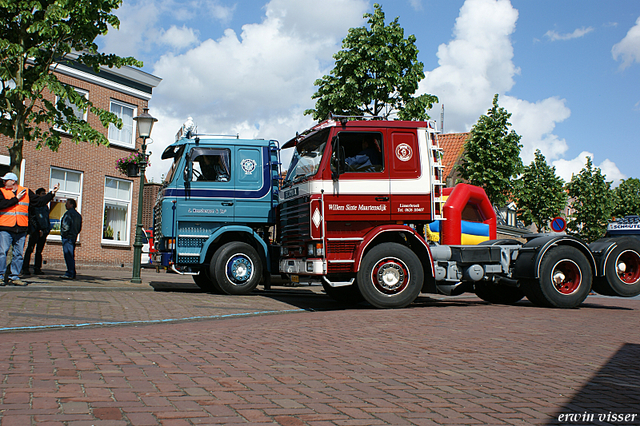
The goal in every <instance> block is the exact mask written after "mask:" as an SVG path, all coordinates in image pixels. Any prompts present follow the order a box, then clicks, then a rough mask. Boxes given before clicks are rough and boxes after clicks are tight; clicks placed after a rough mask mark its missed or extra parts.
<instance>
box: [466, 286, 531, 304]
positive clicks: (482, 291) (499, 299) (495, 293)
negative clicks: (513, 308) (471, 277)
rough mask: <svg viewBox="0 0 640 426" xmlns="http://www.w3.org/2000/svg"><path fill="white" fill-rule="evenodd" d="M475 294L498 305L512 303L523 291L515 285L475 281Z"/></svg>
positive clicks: (520, 298) (522, 294) (518, 298)
mask: <svg viewBox="0 0 640 426" xmlns="http://www.w3.org/2000/svg"><path fill="white" fill-rule="evenodd" d="M475 292H476V296H478V297H479V298H480V299H482V300H484V301H485V302H489V303H496V304H499V305H513V304H514V303H516V302H519V301H520V300H522V298H523V297H524V293H523V292H522V290H520V289H519V288H517V287H508V286H505V285H497V284H493V283H488V282H477V283H475Z"/></svg>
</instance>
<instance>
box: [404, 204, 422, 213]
mask: <svg viewBox="0 0 640 426" xmlns="http://www.w3.org/2000/svg"><path fill="white" fill-rule="evenodd" d="M424 210H425V208H424V207H420V204H402V203H400V206H399V207H398V213H422V212H424Z"/></svg>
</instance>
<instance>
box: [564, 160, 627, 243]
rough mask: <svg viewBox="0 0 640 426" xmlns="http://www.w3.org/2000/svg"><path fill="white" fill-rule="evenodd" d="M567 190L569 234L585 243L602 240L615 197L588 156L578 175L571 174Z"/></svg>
mask: <svg viewBox="0 0 640 426" xmlns="http://www.w3.org/2000/svg"><path fill="white" fill-rule="evenodd" d="M567 191H568V193H569V197H571V199H572V200H571V208H572V209H573V210H574V212H573V213H572V216H573V218H571V219H570V220H569V223H568V224H567V228H568V230H569V232H570V233H572V234H576V235H579V236H581V237H582V238H583V239H585V240H587V241H588V242H592V241H595V240H597V239H598V238H600V237H602V236H603V235H604V233H605V232H606V230H607V222H608V220H609V219H610V218H611V214H612V213H613V209H614V207H615V196H614V194H613V193H612V191H611V182H606V181H605V180H604V175H603V174H602V171H601V170H600V169H599V168H598V167H593V163H592V162H591V158H590V157H587V165H586V166H585V167H584V168H583V169H582V170H581V171H580V173H578V174H577V175H573V177H572V178H571V182H569V183H568V184H567Z"/></svg>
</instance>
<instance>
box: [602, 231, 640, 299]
mask: <svg viewBox="0 0 640 426" xmlns="http://www.w3.org/2000/svg"><path fill="white" fill-rule="evenodd" d="M616 243H617V246H616V248H615V249H613V250H612V251H611V253H610V254H609V258H608V259H607V264H606V265H605V267H604V277H598V279H597V280H596V282H595V283H594V284H593V288H594V290H595V291H597V292H598V293H600V294H606V295H609V296H620V297H634V296H637V295H638V294H640V241H638V240H636V239H635V238H620V239H619V240H616Z"/></svg>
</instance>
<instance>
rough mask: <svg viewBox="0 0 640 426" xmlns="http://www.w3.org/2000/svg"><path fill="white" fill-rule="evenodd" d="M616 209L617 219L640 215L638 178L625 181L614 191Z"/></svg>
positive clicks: (639, 183)
mask: <svg viewBox="0 0 640 426" xmlns="http://www.w3.org/2000/svg"><path fill="white" fill-rule="evenodd" d="M614 191H615V194H616V207H615V209H614V211H613V216H614V217H617V218H621V217H625V216H628V215H630V214H637V215H640V180H639V179H637V178H629V179H624V180H623V181H622V182H621V183H620V185H618V187H617V188H616V189H615V190H614Z"/></svg>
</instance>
